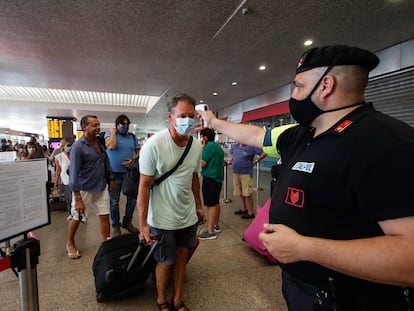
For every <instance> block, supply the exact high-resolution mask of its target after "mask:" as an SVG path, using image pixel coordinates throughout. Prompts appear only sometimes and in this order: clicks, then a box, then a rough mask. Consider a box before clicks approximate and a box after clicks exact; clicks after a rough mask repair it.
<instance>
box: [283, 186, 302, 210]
mask: <svg viewBox="0 0 414 311" xmlns="http://www.w3.org/2000/svg"><path fill="white" fill-rule="evenodd" d="M285 203H286V204H289V205H293V206H295V207H299V208H302V207H303V205H304V203H305V192H304V191H303V190H301V189H296V188H292V187H288V191H287V194H286V198H285Z"/></svg>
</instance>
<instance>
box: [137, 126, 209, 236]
mask: <svg viewBox="0 0 414 311" xmlns="http://www.w3.org/2000/svg"><path fill="white" fill-rule="evenodd" d="M184 150H185V147H179V146H177V145H176V144H175V142H174V141H173V139H172V137H171V135H170V133H169V131H168V129H165V130H162V131H160V132H158V133H157V134H155V135H153V136H151V137H150V138H149V139H148V141H147V142H146V143H145V144H144V145H143V147H142V149H141V152H140V157H139V168H140V172H141V173H142V174H144V175H148V176H154V178H155V179H156V178H158V177H160V176H162V175H163V174H164V173H166V172H168V171H169V170H170V169H172V168H173V167H174V166H175V165H176V164H177V162H178V160H179V159H180V157H181V155H182V154H183V153H184ZM201 152H202V147H201V143H200V142H199V141H198V140H197V139H193V142H192V145H191V148H190V150H189V152H188V154H187V156H186V157H185V159H184V162H183V163H182V164H181V165H180V166H179V167H178V168H177V170H176V171H175V172H174V173H173V174H172V175H171V176H169V177H168V178H167V179H165V180H164V181H163V182H161V184H159V185H158V186H154V187H153V189H152V191H151V195H150V203H149V209H148V219H147V222H148V224H149V225H150V226H152V227H156V228H159V229H164V230H177V229H182V228H186V227H189V226H191V225H194V224H195V223H197V221H198V218H197V213H196V207H195V199H194V194H193V191H192V180H193V173H199V172H201Z"/></svg>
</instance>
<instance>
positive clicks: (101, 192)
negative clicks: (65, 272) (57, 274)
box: [66, 115, 114, 259]
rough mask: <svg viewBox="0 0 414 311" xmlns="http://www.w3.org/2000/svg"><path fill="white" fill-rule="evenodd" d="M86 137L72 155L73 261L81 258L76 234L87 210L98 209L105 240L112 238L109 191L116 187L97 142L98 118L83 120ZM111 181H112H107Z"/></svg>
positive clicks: (70, 237)
mask: <svg viewBox="0 0 414 311" xmlns="http://www.w3.org/2000/svg"><path fill="white" fill-rule="evenodd" d="M81 127H82V130H83V131H84V135H83V136H82V137H81V139H79V140H78V141H76V142H75V143H74V144H73V146H72V149H71V152H70V170H69V186H70V189H71V190H72V208H71V215H72V219H71V220H70V221H69V228H68V241H67V242H66V252H67V254H68V257H69V258H71V259H78V258H80V257H81V254H80V252H79V250H78V249H77V248H76V245H75V234H76V231H77V229H78V227H79V223H80V222H81V221H85V220H86V216H85V215H86V214H85V210H86V207H88V208H90V207H92V208H95V210H96V214H97V215H98V216H99V221H100V231H101V235H102V240H106V239H107V238H108V237H109V236H110V225H109V194H108V191H107V182H108V180H109V182H110V185H109V190H110V191H111V190H112V189H113V187H114V181H113V176H112V172H111V169H110V165H109V160H108V157H107V155H106V152H105V149H104V147H103V146H102V145H101V144H100V143H99V142H98V141H97V139H96V136H97V135H98V134H99V132H100V122H99V120H98V118H97V117H96V116H91V115H87V116H84V117H83V118H82V119H81ZM107 179H108V180H107Z"/></svg>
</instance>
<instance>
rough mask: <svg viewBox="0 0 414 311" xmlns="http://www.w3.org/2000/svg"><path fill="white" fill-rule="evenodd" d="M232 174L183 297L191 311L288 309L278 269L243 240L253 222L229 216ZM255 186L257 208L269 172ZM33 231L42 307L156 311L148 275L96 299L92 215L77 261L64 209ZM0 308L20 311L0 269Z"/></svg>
mask: <svg viewBox="0 0 414 311" xmlns="http://www.w3.org/2000/svg"><path fill="white" fill-rule="evenodd" d="M231 175H232V174H231V169H229V172H228V181H229V182H228V183H227V185H228V187H227V198H228V199H230V200H232V202H231V203H226V204H222V212H221V223H220V225H221V227H222V232H221V233H220V234H219V238H218V239H216V240H208V241H201V242H200V246H199V247H198V249H197V251H196V252H195V254H194V256H193V258H192V259H191V261H190V262H189V264H188V267H187V275H186V285H185V286H186V287H185V294H184V301H185V303H186V304H187V306H188V307H189V308H190V309H191V310H192V311H197V310H204V311H217V310H220V311H236V310H243V311H245V310H249V311H270V310H272V311H286V310H287V308H286V305H285V301H284V299H283V297H282V295H281V282H280V270H279V268H278V267H277V266H275V265H271V264H269V263H268V262H267V261H266V259H264V258H263V257H261V256H259V255H258V254H257V253H255V252H254V251H253V250H252V249H251V248H250V247H249V246H248V245H247V244H246V243H245V242H244V241H242V239H241V237H242V235H243V232H244V230H245V229H246V228H247V227H248V225H249V223H250V222H251V220H243V219H241V218H240V217H239V216H235V215H234V214H233V212H234V211H235V210H237V209H239V201H238V200H237V199H238V198H234V197H233V188H232V182H231V180H232V176H231ZM254 178H255V179H254V181H255V187H256V188H257V184H256V180H257V179H256V177H254ZM259 188H263V191H255V193H254V197H255V206H256V205H258V204H259V205H263V203H264V202H265V201H266V200H267V199H268V198H269V188H270V175H269V173H268V172H260V185H259ZM135 216H136V215H135ZM134 223H137V219H135V220H134ZM35 234H36V235H37V237H38V239H39V240H40V245H41V256H40V258H39V260H40V263H39V265H38V266H37V274H38V288H39V289H38V292H39V309H40V310H42V311H43V310H61V311H64V310H156V308H155V300H156V295H155V287H154V284H153V281H152V279H151V278H150V279H149V280H148V281H147V283H146V285H145V287H144V289H141V290H139V291H136V292H132V293H129V294H128V295H124V296H121V297H118V298H117V299H114V300H111V301H108V302H103V303H98V302H97V301H96V298H95V288H94V280H93V275H92V270H91V266H92V261H93V258H94V256H95V253H96V251H97V249H98V246H99V244H100V234H99V228H98V219H97V217H95V216H94V215H89V219H88V224H87V225H81V226H80V228H79V230H78V233H77V237H76V239H77V246H78V248H79V249H80V251H81V253H82V258H81V259H79V260H70V259H68V258H67V256H66V253H65V241H66V235H67V222H66V212H63V211H62V212H61V211H55V212H52V224H51V225H49V226H46V227H44V228H42V229H39V230H37V231H36V232H35ZM2 246H4V245H2ZM0 310H1V311H9V310H21V308H20V304H19V283H18V279H17V278H16V277H15V275H14V274H13V273H12V271H11V270H6V271H3V272H0Z"/></svg>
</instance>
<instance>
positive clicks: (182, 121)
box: [175, 118, 194, 136]
mask: <svg viewBox="0 0 414 311" xmlns="http://www.w3.org/2000/svg"><path fill="white" fill-rule="evenodd" d="M193 127H194V119H193V118H177V119H175V129H176V130H177V132H178V133H179V134H180V135H182V136H184V135H188V134H189V133H190V132H191V130H192V128H193Z"/></svg>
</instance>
